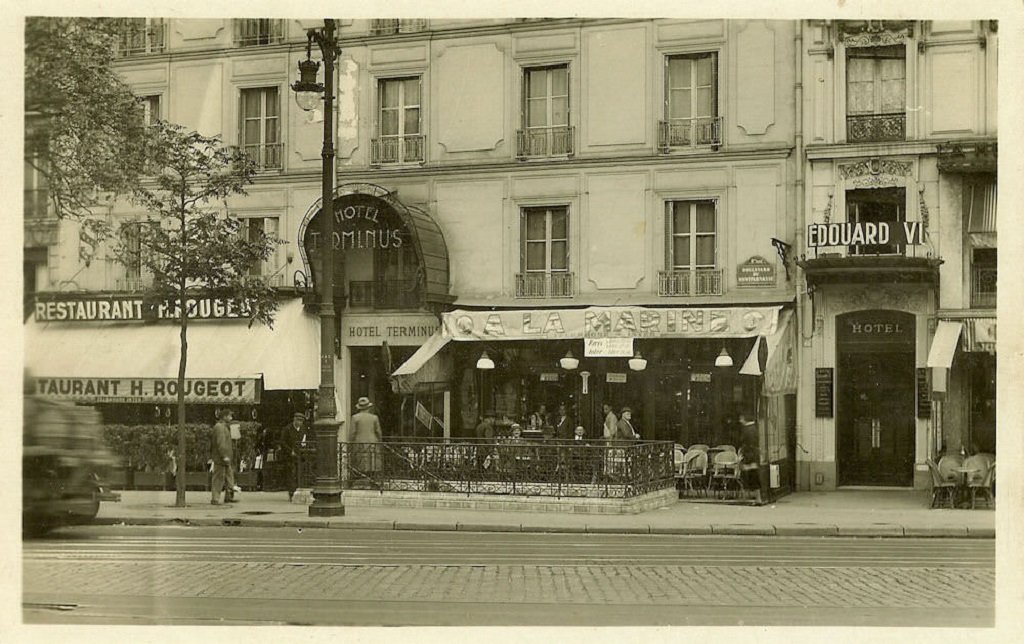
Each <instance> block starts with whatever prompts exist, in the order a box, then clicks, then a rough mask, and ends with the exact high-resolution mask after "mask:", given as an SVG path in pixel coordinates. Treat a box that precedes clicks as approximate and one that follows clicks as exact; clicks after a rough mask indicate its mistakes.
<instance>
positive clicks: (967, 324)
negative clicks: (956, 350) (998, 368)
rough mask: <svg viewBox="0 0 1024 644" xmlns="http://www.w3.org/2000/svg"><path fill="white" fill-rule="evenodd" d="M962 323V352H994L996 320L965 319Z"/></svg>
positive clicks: (983, 318)
mask: <svg viewBox="0 0 1024 644" xmlns="http://www.w3.org/2000/svg"><path fill="white" fill-rule="evenodd" d="M963 322H964V350H966V351H983V352H986V353H995V352H996V319H995V318H994V317H974V318H965V319H964V320H963ZM940 324H941V322H940Z"/></svg>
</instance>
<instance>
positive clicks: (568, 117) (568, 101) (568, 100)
mask: <svg viewBox="0 0 1024 644" xmlns="http://www.w3.org/2000/svg"><path fill="white" fill-rule="evenodd" d="M565 126H566V127H572V74H571V73H570V68H569V65H566V66H565ZM570 149H571V148H570ZM565 220H566V224H565V225H566V226H568V225H569V224H568V221H569V209H568V208H566V210H565ZM566 230H568V228H566Z"/></svg>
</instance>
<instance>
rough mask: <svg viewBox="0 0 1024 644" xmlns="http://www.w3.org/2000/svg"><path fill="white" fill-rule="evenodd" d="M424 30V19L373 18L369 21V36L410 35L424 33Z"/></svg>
mask: <svg viewBox="0 0 1024 644" xmlns="http://www.w3.org/2000/svg"><path fill="white" fill-rule="evenodd" d="M426 28H427V20H426V18H402V19H398V18H374V19H372V20H370V35H371V36H387V35H390V34H411V33H416V32H418V31H425V30H426Z"/></svg>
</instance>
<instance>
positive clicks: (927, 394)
mask: <svg viewBox="0 0 1024 644" xmlns="http://www.w3.org/2000/svg"><path fill="white" fill-rule="evenodd" d="M928 385H929V383H928V367H919V368H918V369H917V417H918V418H931V417H932V394H931V387H929V386H928Z"/></svg>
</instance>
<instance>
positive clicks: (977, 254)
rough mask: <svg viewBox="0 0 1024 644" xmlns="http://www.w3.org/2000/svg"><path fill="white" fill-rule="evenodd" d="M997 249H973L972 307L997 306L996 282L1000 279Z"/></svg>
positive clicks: (987, 307) (986, 307)
mask: <svg viewBox="0 0 1024 644" xmlns="http://www.w3.org/2000/svg"><path fill="white" fill-rule="evenodd" d="M996 260H997V249H995V248H974V249H972V250H971V307H973V308H984V309H989V308H995V307H996V282H997V281H998V279H997V277H998V270H997V269H998V262H997V261H996Z"/></svg>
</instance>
